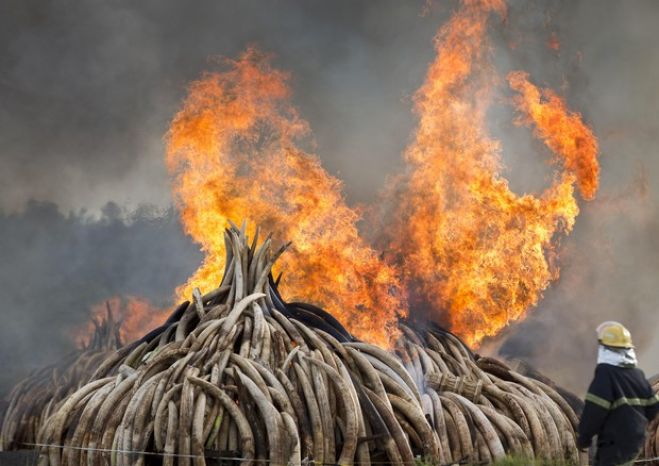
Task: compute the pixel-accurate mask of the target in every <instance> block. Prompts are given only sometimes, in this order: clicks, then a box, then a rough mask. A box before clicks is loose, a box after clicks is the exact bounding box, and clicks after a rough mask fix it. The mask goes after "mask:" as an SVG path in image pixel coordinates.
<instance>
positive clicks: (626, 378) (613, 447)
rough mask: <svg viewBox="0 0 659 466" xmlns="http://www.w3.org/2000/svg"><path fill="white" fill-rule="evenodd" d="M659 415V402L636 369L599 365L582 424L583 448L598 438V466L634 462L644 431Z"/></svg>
mask: <svg viewBox="0 0 659 466" xmlns="http://www.w3.org/2000/svg"><path fill="white" fill-rule="evenodd" d="M658 412H659V398H658V397H657V395H655V394H654V393H653V392H652V387H651V386H650V384H649V383H648V381H647V380H646V379H645V375H644V374H643V371H642V370H640V369H638V368H636V367H619V366H616V365H613V364H605V363H603V364H598V365H597V368H596V369H595V378H594V379H593V381H592V383H591V384H590V387H589V388H588V394H587V395H586V404H585V406H584V410H583V413H582V416H581V422H580V423H579V438H578V439H577V444H578V446H579V447H580V448H587V447H589V446H590V444H591V441H592V439H593V437H594V436H595V435H597V453H596V456H595V464H596V465H597V466H616V465H620V464H624V463H625V462H627V461H630V460H631V459H633V458H635V457H636V455H637V454H638V453H639V451H640V450H641V448H642V446H643V441H644V439H645V429H646V427H647V424H648V422H650V421H651V420H652V419H653V418H654V417H655V415H656V414H657V413H658Z"/></svg>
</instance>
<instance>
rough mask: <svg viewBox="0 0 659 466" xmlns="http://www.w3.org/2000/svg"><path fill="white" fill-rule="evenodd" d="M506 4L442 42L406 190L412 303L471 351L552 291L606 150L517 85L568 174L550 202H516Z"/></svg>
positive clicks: (400, 216)
mask: <svg viewBox="0 0 659 466" xmlns="http://www.w3.org/2000/svg"><path fill="white" fill-rule="evenodd" d="M492 11H496V12H497V13H499V15H505V5H504V4H503V3H502V2H465V3H464V4H463V6H462V8H461V9H460V10H459V11H458V12H457V13H455V14H454V15H453V17H452V18H451V20H450V21H449V22H448V23H447V24H446V25H445V26H444V27H442V28H441V30H440V32H439V34H438V36H437V38H436V50H437V58H436V60H435V61H434V62H433V63H432V64H431V65H430V68H429V70H428V74H427V77H426V81H425V83H424V84H423V86H422V87H421V89H419V91H418V92H417V94H416V96H415V108H416V111H417V113H418V115H419V118H420V120H419V125H418V129H417V131H416V134H415V136H414V140H413V142H412V144H411V145H410V146H409V147H408V148H407V151H406V153H405V160H406V161H407V163H408V166H409V170H408V173H406V174H405V175H404V176H402V177H400V178H398V179H397V180H396V186H395V188H394V191H395V193H396V201H397V202H398V203H399V204H398V207H397V213H396V216H395V220H394V223H395V225H396V228H394V229H393V234H391V235H390V245H391V246H390V251H391V257H392V260H393V261H395V262H396V263H398V264H399V266H400V267H402V268H403V269H404V270H405V271H406V279H405V285H406V288H407V290H408V292H409V293H410V302H411V303H412V304H413V305H414V306H415V307H416V306H424V307H425V308H426V309H427V310H428V311H430V313H431V314H432V315H433V317H434V318H439V319H441V320H443V321H445V322H448V323H449V324H450V327H451V329H452V330H453V331H455V332H456V333H458V334H460V335H461V336H463V337H464V338H465V339H466V340H467V342H468V343H470V344H477V343H478V342H480V341H481V340H482V339H483V338H484V337H485V336H489V335H495V334H497V333H498V332H499V331H500V330H501V329H502V328H504V327H505V326H506V325H508V323H510V322H511V321H514V320H516V319H519V318H520V317H522V316H523V315H524V314H525V312H526V311H527V309H529V307H532V306H534V305H535V304H536V303H537V302H538V299H539V298H540V296H541V294H542V291H543V290H544V289H545V288H546V287H547V286H548V284H549V282H550V280H552V279H555V278H556V277H557V276H558V268H557V267H556V265H555V263H554V261H553V255H554V248H555V242H556V237H557V234H558V233H566V232H569V231H570V230H571V229H572V227H573V225H574V221H575V217H576V216H577V214H578V207H577V202H576V199H575V197H574V195H573V191H574V189H573V185H574V183H575V182H577V181H578V184H579V187H580V188H581V192H582V193H583V196H584V198H587V199H591V198H592V197H593V196H594V194H595V191H596V189H597V175H598V165H597V159H596V154H597V143H596V140H595V138H594V137H593V135H592V133H591V132H590V130H589V129H588V128H587V127H586V126H585V125H584V124H583V122H582V120H581V117H580V116H579V115H578V114H574V113H570V112H569V111H568V110H567V109H566V107H565V104H564V103H563V102H562V101H561V100H560V99H559V98H558V97H557V96H556V95H555V94H553V93H551V92H550V91H545V92H544V98H545V100H541V98H540V97H541V93H540V91H538V90H537V89H536V88H535V87H534V86H533V85H532V84H531V83H529V82H528V80H527V79H526V75H525V74H524V73H513V74H511V75H510V84H511V86H512V88H513V89H514V90H516V91H519V92H520V95H519V96H518V97H517V98H516V100H515V103H516V105H517V107H518V109H519V110H520V111H522V112H523V113H524V116H523V117H522V118H520V119H519V122H520V123H529V124H530V123H535V125H536V131H535V134H536V135H537V136H539V137H540V138H541V139H542V140H543V141H545V143H546V144H547V146H548V147H549V148H550V149H552V150H553V151H555V152H557V153H558V155H559V156H561V158H562V160H563V162H564V166H565V170H563V171H562V172H561V173H558V174H557V176H556V177H555V180H554V182H553V184H552V185H551V186H550V187H549V188H548V189H547V190H545V192H543V193H542V194H541V195H539V196H533V195H523V196H519V195H517V194H515V193H513V192H512V191H511V190H510V189H509V187H508V183H507V181H506V180H505V179H504V178H503V177H502V176H501V174H500V172H501V162H500V144H499V142H498V141H496V140H493V139H492V138H491V137H489V135H488V132H487V129H486V125H485V118H486V111H487V109H488V106H489V104H490V101H491V97H492V91H493V89H494V84H495V82H496V80H497V77H496V73H495V71H494V70H493V68H492V66H491V63H490V55H491V48H490V46H489V44H488V41H487V36H486V29H487V22H488V19H489V18H490V17H491V16H492Z"/></svg>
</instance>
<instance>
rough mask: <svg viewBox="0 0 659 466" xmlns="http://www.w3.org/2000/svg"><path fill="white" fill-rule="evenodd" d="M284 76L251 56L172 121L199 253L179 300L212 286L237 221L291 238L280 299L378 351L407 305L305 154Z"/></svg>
mask: <svg viewBox="0 0 659 466" xmlns="http://www.w3.org/2000/svg"><path fill="white" fill-rule="evenodd" d="M287 78H288V76H287V75H286V74H284V73H282V72H280V71H278V70H275V69H273V68H272V67H271V66H270V64H269V62H268V59H267V57H264V56H263V55H261V54H259V53H258V52H256V51H255V50H253V49H250V50H248V51H247V52H246V53H244V54H243V55H242V56H241V57H240V58H239V59H238V60H236V61H232V62H229V69H228V70H227V71H225V72H218V73H209V74H207V75H205V76H204V77H203V78H202V79H201V80H199V81H197V82H195V83H193V84H192V86H191V87H190V90H189V95H188V97H187V99H186V100H185V102H184V104H183V107H182V109H181V110H180V111H179V112H178V114H177V115H176V116H175V118H174V120H173V122H172V124H171V127H170V130H169V134H168V148H167V165H168V168H169V170H170V172H171V173H172V175H173V183H174V192H175V195H176V199H177V202H178V205H179V208H180V211H181V216H182V219H183V224H184V227H185V229H186V232H187V233H188V234H190V235H191V236H192V238H194V239H195V240H196V241H197V242H198V243H199V244H200V245H201V247H202V250H203V251H204V252H205V253H206V258H205V260H204V263H203V265H202V266H201V267H200V268H199V270H197V272H196V273H195V274H194V275H193V276H192V277H191V278H190V280H189V281H188V283H187V284H186V285H184V286H182V287H181V288H179V290H178V294H179V296H180V297H181V298H184V297H189V296H190V295H191V291H192V288H193V287H199V288H200V289H202V290H206V291H207V290H210V289H213V288H215V287H217V286H218V284H219V282H220V279H221V276H222V272H223V267H224V253H225V249H224V248H225V245H224V238H223V230H224V228H225V227H226V226H227V222H228V221H229V220H235V221H239V220H242V219H245V220H247V222H248V224H249V225H251V226H253V225H255V224H258V225H260V226H261V227H263V229H264V230H265V231H268V232H272V233H273V236H274V238H280V239H285V240H290V241H292V250H291V251H290V252H288V253H287V254H285V255H284V256H283V257H282V258H281V259H280V261H279V264H280V266H281V270H283V272H284V279H283V280H282V292H283V294H284V296H285V297H286V298H287V299H290V300H294V299H304V300H307V301H309V300H311V301H312V302H316V303H318V304H321V305H322V306H324V307H326V308H327V309H328V310H329V311H330V312H332V314H334V315H335V316H336V317H337V318H338V319H339V320H341V321H342V322H343V323H344V324H345V325H347V326H348V328H350V330H351V331H352V332H353V333H354V334H355V335H357V336H359V337H361V338H363V339H367V340H369V341H372V342H376V343H380V344H383V345H386V344H388V343H389V339H390V337H391V336H393V335H395V334H396V321H397V318H398V317H399V316H401V315H403V314H404V313H405V309H406V307H405V305H404V303H403V301H402V293H401V292H400V290H399V284H398V277H397V275H396V271H395V270H394V269H393V268H392V267H390V266H388V265H387V264H385V263H383V262H382V261H381V260H380V258H379V257H378V254H377V253H376V252H375V251H374V250H373V249H372V248H371V247H369V246H368V245H367V244H366V243H365V241H364V240H363V239H361V238H360V236H359V233H358V231H357V227H356V223H357V221H358V220H359V219H360V217H359V214H358V213H357V212H356V211H355V210H354V209H351V208H350V207H348V206H347V205H346V203H345V201H344V199H343V197H342V194H341V182H340V181H339V180H338V179H336V178H334V177H332V176H330V175H329V174H328V173H327V172H326V171H325V170H324V169H323V168H322V166H321V165H320V161H319V159H318V158H317V157H316V156H315V155H313V154H311V153H309V152H307V151H306V150H305V149H304V148H303V147H304V146H305V145H308V144H309V141H308V137H309V130H308V125H307V123H306V122H305V121H304V120H302V119H301V118H300V116H299V115H298V112H297V110H296V109H295V108H294V107H293V106H292V105H291V104H290V103H289V102H288V98H289V95H290V91H289V88H288V84H287ZM251 233H252V235H253V234H254V231H251Z"/></svg>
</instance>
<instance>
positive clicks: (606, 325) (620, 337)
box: [597, 320, 634, 348]
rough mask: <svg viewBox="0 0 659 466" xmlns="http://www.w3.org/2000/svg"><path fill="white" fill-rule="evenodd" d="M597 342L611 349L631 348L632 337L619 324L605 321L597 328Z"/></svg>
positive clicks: (632, 345)
mask: <svg viewBox="0 0 659 466" xmlns="http://www.w3.org/2000/svg"><path fill="white" fill-rule="evenodd" d="M597 340H598V341H599V342H600V344H602V345H604V346H611V347H613V348H633V347H634V344H633V343H632V335H631V333H629V330H627V329H626V328H625V326H624V325H622V324H621V323H620V322H614V321H611V320H609V321H606V322H603V323H601V324H600V325H599V326H598V327H597Z"/></svg>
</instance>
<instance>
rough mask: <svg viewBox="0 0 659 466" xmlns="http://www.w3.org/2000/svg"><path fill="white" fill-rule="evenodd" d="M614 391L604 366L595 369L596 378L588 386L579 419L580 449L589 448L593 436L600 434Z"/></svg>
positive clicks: (578, 441)
mask: <svg viewBox="0 0 659 466" xmlns="http://www.w3.org/2000/svg"><path fill="white" fill-rule="evenodd" d="M612 397H613V393H612V390H611V380H610V378H609V376H608V374H607V373H606V370H604V369H603V368H602V367H600V366H598V367H597V369H595V378H594V379H593V381H592V382H591V384H590V387H588V393H586V403H585V405H584V408H583V413H582V414H581V420H580V421H579V435H578V437H577V446H578V447H579V448H580V449H585V448H588V447H589V446H590V444H591V442H592V440H593V437H594V436H595V435H597V434H599V432H600V429H601V427H602V424H603V423H604V420H605V419H606V417H607V416H608V415H609V411H610V409H611V402H612V401H613V400H612Z"/></svg>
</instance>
